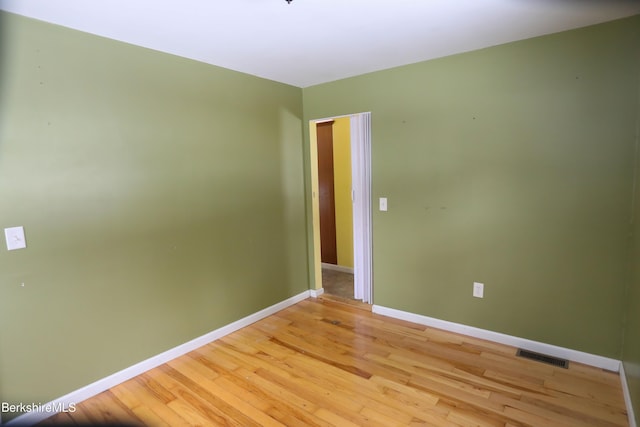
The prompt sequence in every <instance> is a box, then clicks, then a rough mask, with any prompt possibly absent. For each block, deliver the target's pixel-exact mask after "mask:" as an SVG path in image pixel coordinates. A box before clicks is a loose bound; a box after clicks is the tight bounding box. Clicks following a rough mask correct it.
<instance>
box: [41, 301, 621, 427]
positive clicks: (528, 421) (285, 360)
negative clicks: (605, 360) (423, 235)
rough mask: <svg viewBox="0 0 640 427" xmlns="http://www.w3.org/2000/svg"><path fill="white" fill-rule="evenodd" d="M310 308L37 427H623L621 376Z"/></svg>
mask: <svg viewBox="0 0 640 427" xmlns="http://www.w3.org/2000/svg"><path fill="white" fill-rule="evenodd" d="M514 354H515V349H513V348H511V347H507V346H504V345H499V344H495V343H491V342H487V341H482V340H478V339H474V338H469V337H465V336H462V335H457V334H453V333H449V332H444V331H440V330H436V329H432V328H427V327H424V326H421V325H416V324H412V323H409V322H404V321H399V320H394V319H390V318H386V317H384V316H380V315H376V314H372V313H371V312H370V311H367V310H363V309H362V307H360V306H358V305H357V304H355V303H353V302H351V303H350V304H343V303H340V302H337V301H335V299H332V298H330V297H328V298H318V299H317V300H315V299H307V300H305V301H302V302H301V303H298V304H296V305H295V306H292V307H289V308H287V309H286V310H283V311H281V312H279V313H277V314H275V315H272V316H270V317H268V318H266V319H263V320H261V321H259V322H257V323H255V324H253V325H251V326H249V327H247V328H244V329H242V330H240V331H237V332H234V333H232V334H230V335H228V336H226V337H225V338H222V339H220V340H218V341H215V342H212V343H210V344H208V345H206V346H204V347H201V348H199V349H198V350H195V351H193V352H191V353H189V354H186V355H184V356H182V357H180V358H177V359H175V360H173V361H171V362H169V363H167V364H165V365H162V366H160V367H158V368H156V369H153V370H151V371H148V372H146V373H145V374H142V375H140V376H139V377H136V378H134V379H132V380H129V381H127V382H125V383H123V384H121V385H118V386H116V387H114V388H112V389H110V390H108V391H106V392H104V393H102V394H100V395H98V396H96V397H94V398H91V399H88V400H87V401H85V402H83V403H80V404H79V405H78V410H77V412H75V413H73V414H58V415H56V416H54V417H52V418H50V419H48V420H46V421H45V422H44V424H52V425H56V424H97V423H106V422H111V423H114V422H118V423H131V424H138V425H141V424H142V425H149V426H167V425H171V426H186V425H190V426H194V425H203V426H207V425H225V426H227V425H229V426H282V425H285V426H354V425H359V426H362V425H366V426H380V427H389V426H396V425H401V426H412V425H429V426H536V427H541V426H626V425H628V424H627V415H626V411H625V407H624V402H623V396H622V392H621V385H620V380H619V378H618V375H617V374H615V373H612V372H606V371H603V370H601V369H596V368H592V367H588V366H584V365H580V364H577V363H572V364H571V365H570V368H569V369H562V368H556V367H552V366H549V365H546V364H542V363H540V362H534V361H529V360H524V359H520V358H516V357H515V356H514Z"/></svg>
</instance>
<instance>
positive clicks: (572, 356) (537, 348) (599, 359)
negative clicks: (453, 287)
mask: <svg viewBox="0 0 640 427" xmlns="http://www.w3.org/2000/svg"><path fill="white" fill-rule="evenodd" d="M372 311H373V312H374V313H377V314H381V315H383V316H389V317H393V318H396V319H401V320H406V321H408V322H413V323H418V324H420V325H425V326H430V327H432V328H437V329H443V330H445V331H450V332H456V333H459V334H462V335H469V336H472V337H475V338H480V339H484V340H488V341H493V342H497V343H500V344H505V345H510V346H512V347H518V348H523V349H525V350H529V351H534V352H536V353H543V354H548V355H550V356H553V357H559V358H561V359H567V360H571V361H574V362H578V363H584V364H585V365H590V366H594V367H597V368H601V369H606V370H608V371H613V372H620V365H621V363H620V361H619V360H616V359H611V358H608V357H604V356H598V355H596V354H591V353H585V352H582V351H578V350H572V349H569V348H564V347H559V346H555V345H551V344H545V343H542V342H538V341H532V340H529V339H526V338H520V337H514V336H511V335H506V334H502V333H499V332H493V331H488V330H486V329H480V328H476V327H473V326H467V325H463V324H460V323H454V322H449V321H446V320H440V319H436V318H433V317H428V316H423V315H421V314H415V313H409V312H407V311H402V310H396V309H394V308H388V307H383V306H380V305H373V307H372Z"/></svg>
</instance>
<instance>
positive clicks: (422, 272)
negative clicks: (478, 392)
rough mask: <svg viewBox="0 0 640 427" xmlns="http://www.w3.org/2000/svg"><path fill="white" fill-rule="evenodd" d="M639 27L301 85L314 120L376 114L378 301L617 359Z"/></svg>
mask: <svg viewBox="0 0 640 427" xmlns="http://www.w3.org/2000/svg"><path fill="white" fill-rule="evenodd" d="M638 28H640V16H636V17H633V18H630V19H624V20H620V21H615V22H611V23H607V24H603V25H598V26H593V27H587V28H583V29H578V30H574V31H569V32H564V33H559V34H554V35H549V36H544V37H539V38H534V39H529V40H525V41H519V42H515V43H510V44H505V45H501V46H496V47H492V48H488V49H483V50H479V51H474V52H470V53H464V54H460V55H455V56H450V57H446V58H441V59H437V60H432V61H427V62H422V63H418V64H413V65H408V66H404V67H399V68H394V69H390V70H385V71H380V72H375V73H371V74H366V75H362V76H357V77H354V78H349V79H344V80H339V81H336V82H331V83H327V84H322V85H318V86H313V87H309V88H305V89H303V100H304V113H305V121H304V123H305V125H306V122H307V120H309V119H315V118H322V117H330V116H334V115H342V114H349V113H356V112H362V111H371V113H372V197H373V206H374V211H373V267H374V283H373V287H374V303H375V304H378V305H382V306H388V307H392V308H395V309H400V310H406V311H409V312H414V313H418V314H422V315H426V316H432V317H435V318H438V319H444V320H448V321H453V322H458V323H462V324H467V325H472V326H475V327H479V328H484V329H488V330H492V331H498V332H502V333H506V334H510V335H515V336H519V337H524V338H528V339H532V340H536V341H542V342H546V343H550V344H555V345H559V346H563V347H568V348H572V349H576V350H581V351H586V352H589V353H595V354H599V355H603V356H608V357H613V358H620V356H621V342H622V341H621V340H622V315H621V313H622V312H623V308H624V291H625V284H626V282H627V280H628V253H629V252H628V236H629V233H630V225H629V216H630V211H631V192H632V179H633V166H634V165H633V163H634V162H633V155H634V141H635V132H636V111H637V101H638V96H637V95H638V92H637V87H638V71H639V69H640V66H639V55H638V46H639V41H640V38H639V34H638ZM305 157H306V156H305ZM379 197H388V203H389V210H388V212H379V211H378V210H377V209H376V207H377V199H378V198H379ZM474 281H479V282H483V283H484V284H485V297H484V299H477V298H473V297H472V284H473V282H474Z"/></svg>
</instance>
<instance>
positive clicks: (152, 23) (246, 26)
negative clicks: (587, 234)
mask: <svg viewBox="0 0 640 427" xmlns="http://www.w3.org/2000/svg"><path fill="white" fill-rule="evenodd" d="M0 9H3V10H6V11H10V12H14V13H18V14H21V15H25V16H29V17H32V18H36V19H39V20H43V21H47V22H52V23H55V24H59V25H62V26H65V27H70V28H74V29H77V30H81V31H85V32H88V33H93V34H97V35H101V36H104V37H108V38H111V39H115V40H120V41H124V42H127V43H131V44H135V45H139V46H144V47H147V48H151V49H155V50H159V51H163V52H168V53H172V54H175V55H179V56H183V57H186V58H191V59H195V60H197V61H202V62H205V63H209V64H214V65H218V66H221V67H225V68H230V69H232V70H236V71H242V72H245V73H249V74H253V75H256V76H260V77H264V78H267V79H271V80H275V81H279V82H283V83H288V84H291V85H294V86H299V87H307V86H311V85H315V84H318V83H324V82H327V81H332V80H337V79H341V78H345V77H350V76H354V75H358V74H363V73H368V72H371V71H376V70H381V69H386V68H391V67H395V66H399V65H404V64H410V63H414V62H419V61H424V60H427V59H432V58H437V57H442V56H446V55H451V54H454V53H460V52H466V51H470V50H475V49H480V48H483V47H488V46H494V45H498V44H502V43H506V42H510V41H515V40H521V39H525V38H530V37H534V36H538V35H543V34H549V33H554V32H559V31H563V30H567V29H572V28H578V27H582V26H586V25H591V24H596V23H600V22H605V21H610V20H613V19H617V18H622V17H625V16H631V15H635V14H638V13H640V0H293V1H292V2H291V4H287V2H286V1H285V0H225V1H223V0H108V1H107V0H0Z"/></svg>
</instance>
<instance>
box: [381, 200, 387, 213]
mask: <svg viewBox="0 0 640 427" xmlns="http://www.w3.org/2000/svg"><path fill="white" fill-rule="evenodd" d="M380 211H382V212H386V211H387V198H386V197H380Z"/></svg>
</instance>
